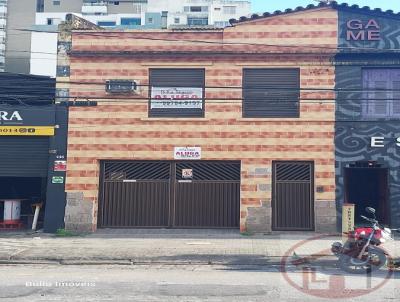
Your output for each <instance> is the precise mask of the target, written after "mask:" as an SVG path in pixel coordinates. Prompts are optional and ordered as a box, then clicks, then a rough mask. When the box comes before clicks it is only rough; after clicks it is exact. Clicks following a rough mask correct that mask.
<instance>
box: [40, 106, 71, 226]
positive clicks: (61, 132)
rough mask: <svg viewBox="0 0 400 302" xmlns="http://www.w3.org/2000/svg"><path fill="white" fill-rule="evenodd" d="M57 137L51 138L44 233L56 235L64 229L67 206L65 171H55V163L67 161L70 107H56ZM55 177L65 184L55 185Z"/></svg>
mask: <svg viewBox="0 0 400 302" xmlns="http://www.w3.org/2000/svg"><path fill="white" fill-rule="evenodd" d="M55 120H56V124H55V125H56V129H55V136H53V137H51V138H50V150H49V165H48V178H47V202H46V212H45V223H44V231H45V232H49V233H54V232H56V231H57V229H61V228H64V214H65V205H66V193H65V179H66V172H65V171H54V162H55V161H60V160H61V161H66V160H67V139H68V107H66V106H56V107H55ZM53 177H63V183H53Z"/></svg>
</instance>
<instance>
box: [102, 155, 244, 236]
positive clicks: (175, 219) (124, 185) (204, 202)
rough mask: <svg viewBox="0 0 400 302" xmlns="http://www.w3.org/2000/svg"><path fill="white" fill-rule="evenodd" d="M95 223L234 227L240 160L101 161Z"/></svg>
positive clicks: (120, 225)
mask: <svg viewBox="0 0 400 302" xmlns="http://www.w3.org/2000/svg"><path fill="white" fill-rule="evenodd" d="M101 183H102V190H101V196H100V207H99V227H121V228H123V227H176V228H180V227H182V228H184V227H187V228H207V227H209V228H237V227H239V219H240V162H226V161H201V162H150V161H144V162H137V161H135V162H103V163H102V181H101Z"/></svg>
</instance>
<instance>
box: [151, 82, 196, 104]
mask: <svg viewBox="0 0 400 302" xmlns="http://www.w3.org/2000/svg"><path fill="white" fill-rule="evenodd" d="M150 103H151V109H168V108H172V109H175V108H188V109H202V108H203V88H199V87H151V102H150Z"/></svg>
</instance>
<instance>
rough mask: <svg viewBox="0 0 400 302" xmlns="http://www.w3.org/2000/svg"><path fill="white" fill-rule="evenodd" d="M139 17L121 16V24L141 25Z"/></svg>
mask: <svg viewBox="0 0 400 302" xmlns="http://www.w3.org/2000/svg"><path fill="white" fill-rule="evenodd" d="M141 22H142V21H141V19H140V18H121V25H141V24H142V23H141Z"/></svg>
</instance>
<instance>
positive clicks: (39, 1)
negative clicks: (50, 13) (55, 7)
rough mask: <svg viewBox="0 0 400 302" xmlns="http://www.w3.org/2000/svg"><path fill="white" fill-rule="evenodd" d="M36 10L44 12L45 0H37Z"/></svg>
mask: <svg viewBox="0 0 400 302" xmlns="http://www.w3.org/2000/svg"><path fill="white" fill-rule="evenodd" d="M36 12H37V13H43V12H44V0H36Z"/></svg>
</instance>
